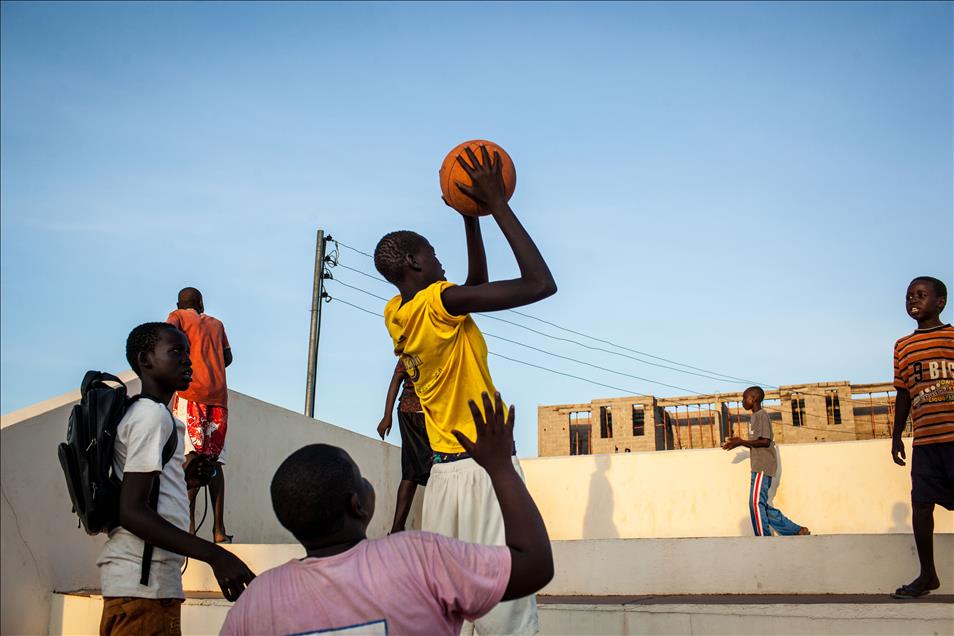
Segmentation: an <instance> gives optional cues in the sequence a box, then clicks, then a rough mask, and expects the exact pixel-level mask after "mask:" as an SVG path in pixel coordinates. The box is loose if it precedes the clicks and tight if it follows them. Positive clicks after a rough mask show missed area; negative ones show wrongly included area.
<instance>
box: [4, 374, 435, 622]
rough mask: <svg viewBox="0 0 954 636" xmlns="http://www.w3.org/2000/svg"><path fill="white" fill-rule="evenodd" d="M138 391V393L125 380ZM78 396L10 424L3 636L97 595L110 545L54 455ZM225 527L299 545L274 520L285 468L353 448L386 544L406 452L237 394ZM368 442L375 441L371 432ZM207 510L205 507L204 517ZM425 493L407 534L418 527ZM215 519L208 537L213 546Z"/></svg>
mask: <svg viewBox="0 0 954 636" xmlns="http://www.w3.org/2000/svg"><path fill="white" fill-rule="evenodd" d="M123 379H124V380H126V381H127V384H128V385H129V387H130V391H131V392H133V393H135V392H138V390H139V383H138V381H137V380H135V379H134V377H131V376H130V374H127V375H125V376H124V378H123ZM78 399H79V392H78V391H76V392H72V393H68V394H66V395H63V396H60V397H58V398H54V399H52V400H48V401H46V402H43V403H40V404H37V405H34V406H31V407H28V408H26V409H23V410H21V411H17V412H14V413H11V414H10V415H8V416H5V417H3V418H2V440H0V451H2V494H3V497H2V524H0V527H2V553H3V559H2V561H0V564H2V574H0V576H2V582H3V585H2V598H0V603H2V607H3V611H2V621H0V633H3V634H38V633H45V632H46V630H47V621H48V619H49V598H50V594H49V592H50V590H76V589H84V588H87V589H88V588H98V587H99V574H98V572H97V569H96V557H97V556H98V554H99V551H100V549H101V547H102V544H103V541H104V539H105V537H104V536H102V535H99V536H96V537H90V536H88V535H87V534H86V533H85V532H84V531H83V530H82V529H79V528H77V519H76V516H75V515H74V514H73V513H72V512H71V506H70V502H69V497H68V495H67V492H66V485H65V483H64V480H63V475H62V472H61V470H60V465H59V462H58V460H57V458H56V446H57V444H59V443H60V442H61V441H63V440H64V439H65V437H66V423H67V420H68V419H69V414H70V410H71V409H72V407H73V404H75V403H76V401H77V400H78ZM229 400H230V402H229V404H230V410H229V437H228V447H229V448H228V464H227V465H226V467H225V471H226V472H225V475H226V523H227V528H228V531H229V533H231V534H234V535H235V540H236V541H241V542H242V543H259V544H261V543H292V542H294V539H293V538H292V536H291V535H290V534H289V533H288V532H286V531H285V530H284V528H282V527H281V526H280V525H279V524H278V521H277V520H276V519H275V516H274V514H272V509H271V502H270V499H269V494H268V488H269V483H270V482H271V478H272V475H273V474H274V472H275V469H276V468H277V467H278V464H279V463H281V461H282V460H284V459H285V457H287V456H288V455H289V454H290V453H291V452H292V451H293V450H295V449H297V448H300V447H301V446H304V445H305V444H310V443H315V442H324V443H328V444H334V445H336V446H341V447H343V448H345V449H346V450H347V451H348V452H349V453H351V455H352V457H354V459H355V461H356V462H357V463H358V465H359V466H360V467H361V469H362V472H363V473H364V475H365V477H367V478H368V480H369V481H371V483H372V484H373V485H374V487H375V490H376V491H377V502H376V504H377V512H376V513H375V516H374V520H373V521H372V524H371V527H370V528H369V534H370V535H371V536H383V535H384V534H386V532H387V531H388V530H389V529H390V526H391V519H392V518H393V516H394V496H395V493H396V491H397V485H398V482H399V480H400V475H401V453H400V448H398V447H396V446H393V445H391V444H387V443H384V442H381V441H379V440H374V439H370V438H368V437H364V436H362V435H358V434H357V433H353V432H351V431H348V430H345V429H342V428H338V427H336V426H332V425H331V424H327V423H325V422H320V421H317V420H313V419H310V418H307V417H305V416H303V415H301V414H298V413H294V412H291V411H288V410H285V409H282V408H279V407H276V406H273V405H271V404H267V403H265V402H262V401H260V400H256V399H254V398H251V397H248V396H246V395H243V394H241V393H236V392H234V391H232V392H230V394H229ZM368 426H369V432H372V426H371V423H369V425H368ZM202 506H203V503H202V501H200V502H199V503H198V504H197V508H198V510H197V516H199V517H201V510H202ZM419 511H420V493H419V496H418V501H417V502H416V505H415V507H414V508H413V509H412V513H411V518H410V520H409V525H410V526H411V527H417V526H418V524H419V521H418V520H419V518H420V515H419ZM211 528H212V519H211V511H210V514H209V517H208V518H207V519H206V522H205V525H204V527H203V529H202V531H201V533H200V534H202V535H204V536H206V538H209V537H210V533H211Z"/></svg>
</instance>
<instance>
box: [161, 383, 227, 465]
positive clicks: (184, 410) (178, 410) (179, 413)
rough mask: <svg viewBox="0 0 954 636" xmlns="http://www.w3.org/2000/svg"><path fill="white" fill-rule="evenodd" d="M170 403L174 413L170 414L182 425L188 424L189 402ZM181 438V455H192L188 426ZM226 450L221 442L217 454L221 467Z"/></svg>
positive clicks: (225, 445)
mask: <svg viewBox="0 0 954 636" xmlns="http://www.w3.org/2000/svg"><path fill="white" fill-rule="evenodd" d="M172 402H173V406H174V407H175V411H173V413H172V414H173V415H174V416H175V417H176V419H177V420H180V421H181V422H182V423H183V424H188V423H189V411H188V408H189V401H188V400H182V399H180V400H175V399H173V400H172ZM183 437H184V438H185V441H184V446H183V454H185V455H188V454H189V453H194V452H195V446H193V445H192V439H191V438H190V437H189V429H188V426H187V427H186V432H185V435H183ZM227 439H228V438H226V440H227ZM228 448H229V445H228V442H227V441H226V442H223V443H222V452H221V453H219V460H218V461H219V463H220V464H222V465H223V466H224V465H225V455H226V453H228Z"/></svg>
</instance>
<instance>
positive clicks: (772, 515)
mask: <svg viewBox="0 0 954 636" xmlns="http://www.w3.org/2000/svg"><path fill="white" fill-rule="evenodd" d="M771 487H772V478H771V477H770V476H769V475H766V474H765V473H764V472H758V473H752V483H751V485H750V486H749V514H750V515H751V517H752V530H753V531H754V532H755V536H757V537H770V536H772V530H775V532H777V533H778V534H784V535H791V534H798V531H799V530H800V529H801V526H799V525H798V524H797V523H795V522H793V521H792V520H791V519H789V518H788V517H786V516H785V515H783V514H782V511H781V510H779V509H778V508H773V507H772V506H770V505H768V491H769V488H771Z"/></svg>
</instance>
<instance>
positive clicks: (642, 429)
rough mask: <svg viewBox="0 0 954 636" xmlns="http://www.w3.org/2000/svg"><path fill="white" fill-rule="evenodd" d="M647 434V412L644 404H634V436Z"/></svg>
mask: <svg viewBox="0 0 954 636" xmlns="http://www.w3.org/2000/svg"><path fill="white" fill-rule="evenodd" d="M645 434H646V413H644V412H643V405H642V404H634V405H633V437H642V436H643V435H645Z"/></svg>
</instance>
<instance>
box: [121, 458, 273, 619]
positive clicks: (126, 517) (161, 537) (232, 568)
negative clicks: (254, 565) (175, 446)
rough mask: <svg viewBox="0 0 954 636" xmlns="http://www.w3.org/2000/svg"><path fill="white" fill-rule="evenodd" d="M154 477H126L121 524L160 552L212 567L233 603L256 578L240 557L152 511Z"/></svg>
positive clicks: (128, 475)
mask: <svg viewBox="0 0 954 636" xmlns="http://www.w3.org/2000/svg"><path fill="white" fill-rule="evenodd" d="M158 474H159V473H158V472H154V473H126V474H124V475H123V484H122V487H121V488H120V490H119V523H120V525H121V526H122V527H123V528H125V529H126V530H129V531H130V532H131V533H133V534H134V535H136V536H137V537H139V538H140V539H142V540H143V541H145V542H146V543H151V544H152V545H154V546H156V547H157V548H162V549H163V550H168V551H169V552H175V553H176V554H181V555H183V556H187V557H189V558H192V559H198V560H199V561H205V562H206V563H208V564H209V565H210V566H212V571H213V572H214V573H215V578H216V580H217V581H218V582H219V587H221V588H222V593H223V594H224V595H225V598H227V599H228V600H230V601H234V600H235V599H237V598H238V597H239V595H240V594H241V593H242V592H243V591H244V590H245V587H246V586H247V585H248V584H249V582H250V581H251V580H252V579H253V578H255V575H254V574H253V573H252V571H251V570H249V569H248V567H247V566H246V565H245V563H243V562H242V560H241V559H239V558H238V557H237V556H235V555H234V554H232V553H231V552H229V551H228V550H225V549H223V548H220V547H219V546H217V545H215V544H214V543H210V542H208V541H206V540H205V539H200V538H199V537H197V536H195V535H194V534H190V533H188V532H186V531H185V530H180V529H179V528H177V527H175V526H174V525H172V524H171V523H169V522H168V521H166V520H165V519H164V518H163V517H162V516H160V515H159V513H158V512H156V511H155V510H153V509H152V508H151V507H149V493H150V491H151V490H152V486H153V481H154V479H155V477H156V476H157V475H158Z"/></svg>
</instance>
